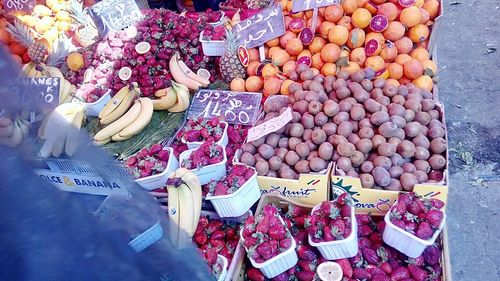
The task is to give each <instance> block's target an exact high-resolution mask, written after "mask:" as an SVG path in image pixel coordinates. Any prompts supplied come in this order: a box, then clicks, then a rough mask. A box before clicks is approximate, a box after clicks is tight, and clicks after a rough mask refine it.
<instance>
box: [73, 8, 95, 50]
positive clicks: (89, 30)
mask: <svg viewBox="0 0 500 281" xmlns="http://www.w3.org/2000/svg"><path fill="white" fill-rule="evenodd" d="M70 14H71V17H72V18H73V20H74V21H75V22H76V23H77V25H78V28H77V29H76V31H75V37H76V40H77V41H78V43H80V45H81V46H82V47H84V48H86V47H88V46H90V45H92V44H94V43H95V41H96V39H97V38H98V36H99V34H98V33H97V28H96V27H95V26H94V22H93V21H92V20H91V19H90V16H89V15H87V14H86V13H85V12H84V9H83V3H82V2H80V1H79V0H71V6H70Z"/></svg>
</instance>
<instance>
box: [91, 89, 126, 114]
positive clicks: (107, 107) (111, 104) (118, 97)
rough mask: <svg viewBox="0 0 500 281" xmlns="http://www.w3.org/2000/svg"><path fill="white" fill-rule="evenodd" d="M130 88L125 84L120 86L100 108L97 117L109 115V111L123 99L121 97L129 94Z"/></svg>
mask: <svg viewBox="0 0 500 281" xmlns="http://www.w3.org/2000/svg"><path fill="white" fill-rule="evenodd" d="M129 92H130V88H129V86H125V87H123V88H121V89H120V90H119V91H118V93H116V95H115V96H114V97H113V98H111V99H110V100H109V101H108V102H107V103H106V105H105V106H104V107H103V108H102V110H101V111H100V112H99V116H98V117H99V118H100V119H102V118H104V117H105V116H107V115H109V114H110V113H111V112H113V111H114V110H115V109H116V108H117V107H118V106H119V105H120V103H121V102H122V101H123V99H124V98H125V97H126V96H127V95H128V94H129Z"/></svg>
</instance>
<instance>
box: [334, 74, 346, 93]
mask: <svg viewBox="0 0 500 281" xmlns="http://www.w3.org/2000/svg"><path fill="white" fill-rule="evenodd" d="M346 85H347V83H346V82H345V79H344V78H342V77H339V76H337V79H336V80H335V81H333V83H332V87H333V88H334V89H335V90H337V89H339V88H340V87H345V86H346Z"/></svg>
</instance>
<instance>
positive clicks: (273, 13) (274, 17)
mask: <svg viewBox="0 0 500 281" xmlns="http://www.w3.org/2000/svg"><path fill="white" fill-rule="evenodd" d="M234 30H235V31H236V33H237V38H238V40H239V42H240V45H241V46H243V47H245V48H247V49H250V48H253V47H257V46H260V45H263V44H264V43H266V42H267V41H269V40H271V39H274V38H276V37H279V36H281V35H283V34H285V20H284V17H283V10H282V9H281V5H280V4H279V3H275V4H274V5H270V6H269V7H268V8H266V9H264V10H262V11H260V12H259V13H258V14H255V15H253V16H252V17H250V18H248V19H246V20H243V21H242V22H240V23H238V24H237V25H236V26H235V27H234Z"/></svg>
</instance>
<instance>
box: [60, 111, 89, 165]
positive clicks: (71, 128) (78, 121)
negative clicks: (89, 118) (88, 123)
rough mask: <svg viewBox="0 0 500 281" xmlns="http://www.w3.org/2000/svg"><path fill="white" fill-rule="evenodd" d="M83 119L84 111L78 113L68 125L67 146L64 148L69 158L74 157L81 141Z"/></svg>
mask: <svg viewBox="0 0 500 281" xmlns="http://www.w3.org/2000/svg"><path fill="white" fill-rule="evenodd" d="M83 118H85V112H84V110H81V111H79V112H77V113H76V114H75V115H74V116H73V118H72V120H71V123H70V124H68V133H67V135H66V145H65V146H64V152H65V153H66V155H68V156H72V155H73V153H75V151H76V149H77V148H78V143H79V140H80V136H79V133H80V128H81V127H82V122H83Z"/></svg>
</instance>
